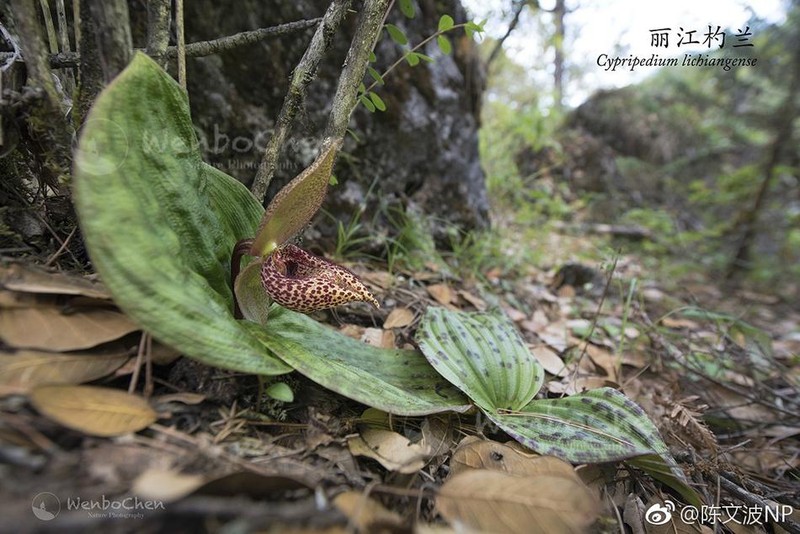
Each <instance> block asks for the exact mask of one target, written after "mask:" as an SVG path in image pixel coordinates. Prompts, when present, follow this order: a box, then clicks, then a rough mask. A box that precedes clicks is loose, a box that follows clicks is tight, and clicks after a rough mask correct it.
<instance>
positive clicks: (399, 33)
mask: <svg viewBox="0 0 800 534" xmlns="http://www.w3.org/2000/svg"><path fill="white" fill-rule="evenodd" d="M385 27H386V31H387V32H389V37H391V38H392V41H394V42H395V43H397V44H399V45H400V46H403V45H407V44H408V38H407V37H406V34H405V33H403V30H401V29H400V28H398V27H397V26H395V25H394V24H387V25H386V26H385Z"/></svg>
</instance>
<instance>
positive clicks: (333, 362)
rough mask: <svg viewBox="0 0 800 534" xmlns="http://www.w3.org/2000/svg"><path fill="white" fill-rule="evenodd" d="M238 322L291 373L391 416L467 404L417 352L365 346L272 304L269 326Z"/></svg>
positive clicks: (460, 407) (427, 411)
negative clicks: (289, 369) (286, 366)
mask: <svg viewBox="0 0 800 534" xmlns="http://www.w3.org/2000/svg"><path fill="white" fill-rule="evenodd" d="M242 324H243V325H245V326H246V327H247V330H249V331H251V332H253V333H254V335H256V336H258V337H259V339H261V340H262V342H263V343H264V345H265V346H267V347H268V348H269V349H270V351H272V353H273V354H275V355H276V356H278V357H280V358H281V359H282V360H284V361H285V362H287V363H288V364H290V365H291V366H292V367H294V368H295V369H297V371H299V372H300V373H302V374H303V375H305V376H307V377H308V378H310V379H311V380H313V381H314V382H316V383H318V384H320V385H322V386H324V387H326V388H328V389H330V390H333V391H335V392H336V393H339V394H341V395H344V396H345V397H348V398H351V399H353V400H356V401H358V402H362V403H364V404H367V405H369V406H372V407H375V408H378V409H381V410H383V411H386V412H389V413H393V414H397V415H425V414H430V413H438V412H443V411H449V410H455V411H464V410H466V409H467V408H468V402H469V401H468V400H467V399H466V398H465V397H464V396H463V395H462V394H461V393H460V392H459V391H458V390H457V389H456V388H454V387H453V386H452V385H450V384H449V383H448V382H447V380H445V379H443V378H442V377H441V376H440V375H439V374H438V373H437V372H436V370H434V369H433V368H432V367H431V366H430V365H429V364H428V362H427V361H426V360H425V357H424V356H423V355H422V354H420V353H419V352H417V351H414V350H391V349H379V348H376V347H371V346H369V345H366V344H364V343H361V342H359V341H358V340H355V339H352V338H349V337H346V336H344V335H342V334H340V333H339V332H336V331H335V330H333V329H332V328H330V327H328V326H325V325H322V324H320V323H318V322H316V321H314V320H313V319H311V318H309V317H308V316H306V315H302V314H299V313H296V312H292V311H289V310H286V309H284V308H280V307H277V306H276V307H274V308H273V309H272V311H271V312H270V318H269V328H261V327H259V326H258V325H255V324H254V323H242Z"/></svg>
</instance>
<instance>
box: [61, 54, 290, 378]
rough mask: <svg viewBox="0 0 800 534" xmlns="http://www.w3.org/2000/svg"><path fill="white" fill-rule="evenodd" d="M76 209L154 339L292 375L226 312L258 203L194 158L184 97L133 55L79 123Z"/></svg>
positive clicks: (122, 302)
mask: <svg viewBox="0 0 800 534" xmlns="http://www.w3.org/2000/svg"><path fill="white" fill-rule="evenodd" d="M74 196H75V206H76V209H77V212H78V217H79V220H80V225H81V230H82V232H83V236H84V240H85V242H86V247H87V249H88V251H89V255H90V257H91V259H92V263H93V265H94V267H95V269H96V270H97V272H98V273H100V276H101V277H102V280H103V282H104V283H105V284H106V286H107V287H108V289H109V291H110V292H111V294H112V295H113V296H114V300H115V302H116V303H117V304H118V305H119V306H120V307H121V308H122V309H123V310H124V311H125V313H126V314H128V315H129V316H130V317H132V318H133V319H134V320H136V321H137V322H138V323H139V324H140V325H142V326H143V327H144V328H145V329H146V330H147V331H148V332H150V333H151V334H153V336H154V337H156V339H158V340H160V341H162V342H163V343H165V344H167V345H170V346H172V347H174V348H176V349H178V350H180V351H181V352H183V353H184V354H186V355H187V356H190V357H192V358H195V359H197V360H199V361H202V362H204V363H208V364H211V365H215V366H218V367H224V368H227V369H234V370H238V371H242V372H249V373H257V374H266V375H274V374H280V373H286V372H289V371H291V367H289V366H288V365H287V364H286V363H284V362H283V361H281V360H279V359H278V358H275V357H274V356H272V355H271V354H270V353H269V352H268V351H265V350H264V347H263V344H262V343H261V342H260V341H259V340H258V339H257V338H255V337H254V336H252V335H250V334H248V333H247V332H245V331H242V329H241V327H240V325H239V322H238V321H236V320H235V319H234V318H233V315H232V312H231V310H232V302H233V300H232V295H231V291H230V289H229V286H230V281H229V278H230V273H229V270H230V268H229V261H230V251H231V247H232V246H233V244H234V243H236V241H237V240H239V239H243V238H246V237H248V236H251V235H253V231H254V229H255V226H256V222H257V221H258V219H259V217H260V216H261V213H262V212H263V209H262V208H261V206H260V205H259V203H258V202H257V201H256V200H255V198H253V196H252V195H251V194H250V193H249V191H247V189H246V188H245V187H244V186H243V185H242V184H240V183H239V182H237V181H236V180H234V179H233V178H231V177H230V176H228V175H226V174H225V173H222V172H220V171H218V170H216V169H214V168H213V167H211V166H209V165H206V164H205V163H203V161H202V160H201V158H200V151H199V144H198V142H197V138H196V136H195V133H194V129H193V127H192V122H191V120H190V118H189V104H188V100H187V97H186V93H185V92H183V91H182V90H181V88H180V87H179V86H178V84H176V83H175V82H174V81H173V80H172V79H171V78H170V77H169V76H168V75H167V74H166V73H165V72H164V71H163V70H162V69H161V68H160V67H159V66H158V65H157V64H156V63H155V62H153V61H152V60H151V59H150V58H148V57H147V56H145V55H144V54H136V55H135V56H134V58H133V60H132V61H131V64H130V65H129V66H128V67H127V68H126V69H125V70H124V71H123V72H122V73H121V74H120V75H119V76H118V77H117V78H116V79H115V80H114V81H113V82H112V83H111V84H110V85H109V86H108V87H107V88H106V89H105V90H104V91H103V92H102V93H101V94H100V96H99V97H98V98H97V101H96V102H95V104H94V106H93V107H92V110H91V112H90V113H89V116H88V117H87V121H86V123H85V124H84V126H83V130H82V134H81V138H80V142H79V146H78V151H77V153H76V159H75V169H74Z"/></svg>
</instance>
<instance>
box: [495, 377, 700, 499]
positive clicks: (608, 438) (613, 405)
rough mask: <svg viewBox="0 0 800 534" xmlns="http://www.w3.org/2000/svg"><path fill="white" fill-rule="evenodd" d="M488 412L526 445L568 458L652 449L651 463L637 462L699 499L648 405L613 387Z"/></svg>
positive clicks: (615, 457)
mask: <svg viewBox="0 0 800 534" xmlns="http://www.w3.org/2000/svg"><path fill="white" fill-rule="evenodd" d="M486 415H487V416H488V417H489V418H490V419H491V420H492V421H494V422H495V424H497V425H498V426H499V427H500V428H502V429H503V430H505V431H506V432H508V433H509V434H510V435H511V436H513V437H514V439H516V440H517V441H519V442H520V443H522V444H523V445H525V446H526V447H529V448H530V449H533V450H534V451H536V452H538V453H539V454H543V455H549V456H556V457H558V458H561V459H563V460H566V461H568V462H573V463H599V462H614V461H620V460H629V459H631V458H636V457H644V456H645V455H649V456H648V458H649V459H650V460H649V463H648V462H641V463H640V464H639V465H638V466H639V467H641V468H642V469H645V470H647V471H648V472H650V473H651V474H654V476H655V474H660V475H661V476H660V477H656V478H659V479H660V480H662V481H664V482H665V483H667V484H669V485H670V486H672V487H673V488H675V489H677V490H678V491H681V493H683V494H685V495H689V496H692V495H693V497H694V499H698V497H697V495H696V494H694V492H693V491H692V490H691V489H690V488H689V487H688V486H687V485H686V479H685V477H684V475H683V472H682V471H681V470H680V468H679V467H678V465H677V464H676V463H675V460H674V459H673V458H672V456H671V455H670V452H669V449H668V448H667V446H666V444H665V443H664V441H663V440H662V439H661V436H660V434H659V433H658V429H656V427H655V425H654V424H653V423H652V421H650V419H649V418H648V417H647V414H645V412H644V410H642V408H641V407H639V405H637V404H636V403H635V402H633V401H632V400H630V399H629V398H628V397H626V396H625V395H623V394H622V393H620V392H619V391H617V390H615V389H611V388H601V389H595V390H591V391H587V392H585V393H580V394H577V395H573V396H571V397H565V398H563V399H545V400H537V401H534V402H531V403H530V404H528V405H527V406H525V407H524V408H522V409H521V410H515V411H513V412H505V411H503V412H497V411H495V412H494V413H492V412H487V414H486ZM654 458H655V459H657V461H654V460H653V459H654ZM664 474H666V475H668V476H666V477H665V476H663V475H664Z"/></svg>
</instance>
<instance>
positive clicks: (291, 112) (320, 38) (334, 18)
mask: <svg viewBox="0 0 800 534" xmlns="http://www.w3.org/2000/svg"><path fill="white" fill-rule="evenodd" d="M351 3H352V0H333V2H331V5H330V6H328V10H327V11H326V12H325V15H324V16H323V17H322V22H321V23H320V25H319V26H317V31H316V32H314V36H313V37H312V38H311V42H310V43H309V45H308V48H307V49H306V52H305V54H303V57H302V58H301V59H300V62H299V63H298V64H297V67H295V69H294V73H293V74H292V79H291V81H290V82H289V90H288V91H287V93H286V98H284V100H283V107H281V111H280V114H279V115H278V120H277V121H275V130H274V133H273V134H272V136H271V137H270V139H269V142H268V143H267V146H266V148H265V149H264V155H263V156H262V158H261V163H260V164H259V166H258V172H257V173H256V177H255V179H254V180H253V185H252V186H251V187H250V191H252V193H253V195H254V196H255V197H256V198H257V199H258V200H259V201H262V202H263V200H264V197H265V196H266V193H267V188H268V187H269V183H270V182H271V181H272V177H273V175H274V174H275V168H276V166H277V164H278V156H279V155H280V151H281V147H282V146H283V143H284V141H285V140H286V136H287V135H288V134H289V129H290V128H291V126H292V123H293V122H294V117H295V115H296V114H297V111H298V110H299V109H300V106H301V105H302V103H303V100H304V99H305V96H306V89H307V88H308V84H310V83H311V80H313V79H314V77H315V76H316V74H317V67H318V66H319V62H320V60H321V59H322V56H323V55H324V54H325V51H327V50H328V48H330V45H331V42H332V41H333V36H334V34H335V33H336V30H337V29H338V28H339V25H340V24H341V23H342V21H343V20H344V17H345V15H346V14H347V10H348V9H349V8H350V4H351Z"/></svg>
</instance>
